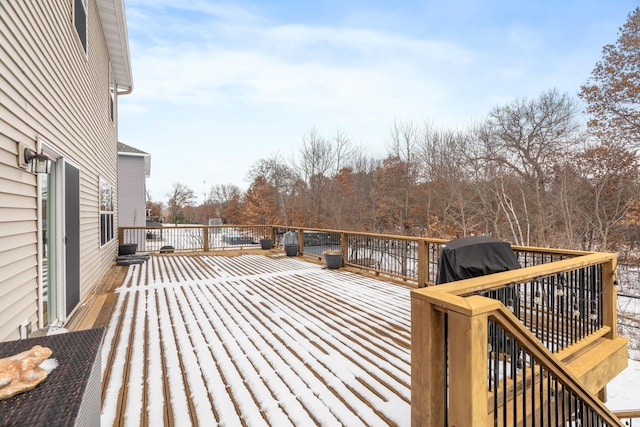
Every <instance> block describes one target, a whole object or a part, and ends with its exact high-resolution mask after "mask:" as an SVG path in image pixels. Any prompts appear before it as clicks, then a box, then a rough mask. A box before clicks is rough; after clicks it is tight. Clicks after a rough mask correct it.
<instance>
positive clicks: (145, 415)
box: [68, 252, 411, 426]
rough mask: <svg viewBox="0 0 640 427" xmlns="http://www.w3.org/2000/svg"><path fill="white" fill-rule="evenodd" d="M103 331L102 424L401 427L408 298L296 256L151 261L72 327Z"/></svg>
mask: <svg viewBox="0 0 640 427" xmlns="http://www.w3.org/2000/svg"><path fill="white" fill-rule="evenodd" d="M100 326H105V327H106V328H107V329H106V333H105V338H104V346H103V354H102V368H103V392H102V398H103V410H102V425H207V426H209V425H226V426H232V425H238V426H242V425H244V426H255V425H267V426H268V425H273V426H285V425H300V426H307V425H348V426H357V425H362V426H376V425H401V426H405V425H409V424H410V412H411V406H410V359H411V355H410V341H411V337H410V296H409V289H408V288H406V287H403V286H399V285H394V284H390V283H388V282H383V281H379V280H375V279H372V278H367V277H363V276H361V275H357V274H354V273H350V272H347V271H344V270H327V269H325V268H323V267H322V266H321V265H318V264H314V263H311V262H306V261H303V260H301V259H299V258H291V257H285V256H282V255H281V254H276V253H275V252H273V253H270V255H263V254H258V253H254V254H241V255H236V256H212V255H197V256H195V255H191V256H180V255H171V256H153V257H152V258H151V260H150V261H148V262H147V263H145V264H142V265H137V266H130V267H114V268H113V270H112V272H111V273H110V274H109V275H107V277H106V278H105V280H104V282H103V283H102V285H101V286H100V287H99V289H98V290H97V291H96V293H95V294H94V295H92V296H91V297H90V298H89V300H88V301H87V303H86V304H85V305H84V306H83V307H82V310H79V312H78V314H77V315H76V316H74V318H73V319H72V320H71V321H70V322H69V325H68V327H69V328H71V329H74V330H80V329H87V328H91V327H100Z"/></svg>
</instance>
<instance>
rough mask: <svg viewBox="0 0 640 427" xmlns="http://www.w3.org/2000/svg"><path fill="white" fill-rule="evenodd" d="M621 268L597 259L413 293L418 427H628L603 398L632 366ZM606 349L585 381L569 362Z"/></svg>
mask: <svg viewBox="0 0 640 427" xmlns="http://www.w3.org/2000/svg"><path fill="white" fill-rule="evenodd" d="M615 262H616V257H615V255H614V254H604V253H591V254H585V255H582V256H576V257H573V258H570V259H563V260H561V261H555V262H549V263H544V264H538V265H534V266H532V267H525V268H522V269H518V270H513V271H507V272H503V273H496V274H492V275H489V276H483V277H478V278H473V279H467V280H461V281H458V282H453V283H450V284H445V285H441V286H435V287H430V288H425V289H416V290H413V291H412V307H411V311H412V350H411V351H412V362H411V367H412V386H411V390H412V422H413V425H416V426H421V425H494V426H503V425H521V424H522V423H526V425H560V424H564V425H571V424H568V423H571V422H576V424H574V425H578V424H577V421H578V420H579V421H580V422H581V424H579V425H622V424H621V423H620V421H619V419H618V418H617V417H616V416H615V415H613V414H612V413H611V412H610V411H609V410H608V409H607V408H606V407H605V406H604V404H603V403H602V402H601V401H600V400H598V399H597V398H596V397H595V395H596V393H597V392H599V391H600V390H601V389H602V388H603V387H604V386H605V385H606V383H607V382H608V381H609V380H611V379H612V376H614V375H615V374H617V373H618V372H620V371H621V370H622V369H623V368H624V367H625V366H626V341H625V340H624V339H618V337H617V334H616V312H617V307H616V295H615V286H614V272H615ZM560 278H562V279H560ZM598 340H608V342H612V343H614V344H615V345H613V346H610V347H607V348H611V349H612V350H610V352H609V353H607V352H604V353H603V352H600V353H598V352H596V353H597V354H596V355H595V356H593V357H592V359H593V360H591V362H592V364H593V366H594V368H593V372H595V374H593V375H588V374H585V375H582V378H578V373H577V372H578V371H579V370H578V369H576V370H575V372H576V373H574V371H573V370H572V369H571V368H569V367H568V365H567V363H566V361H567V360H571V359H572V358H574V357H576V355H577V354H579V352H580V351H583V353H584V354H583V357H586V358H589V354H588V351H584V350H585V349H587V350H588V348H589V347H588V346H589V345H596V344H599V342H598ZM599 358H603V359H599ZM605 359H606V360H605ZM599 362H606V363H607V364H608V367H607V370H604V371H600V370H598V369H597V367H598V366H599V365H598V363H599ZM581 363H582V362H581ZM582 366H585V363H582ZM589 366H591V365H589ZM444 396H448V399H445V398H444ZM479 420H484V421H479Z"/></svg>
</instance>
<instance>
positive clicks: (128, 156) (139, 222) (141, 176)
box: [118, 142, 151, 251]
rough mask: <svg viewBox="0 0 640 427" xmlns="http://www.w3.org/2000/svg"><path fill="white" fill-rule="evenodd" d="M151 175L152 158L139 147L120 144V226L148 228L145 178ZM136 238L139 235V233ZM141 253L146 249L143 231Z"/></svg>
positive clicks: (139, 239)
mask: <svg viewBox="0 0 640 427" xmlns="http://www.w3.org/2000/svg"><path fill="white" fill-rule="evenodd" d="M150 172H151V156H149V154H148V153H145V152H144V151H140V150H138V149H137V148H133V147H130V146H129V145H127V144H123V143H122V142H118V225H119V226H121V227H144V226H146V216H147V215H146V212H147V203H146V198H147V188H146V185H145V179H146V178H148V177H149V174H150ZM136 235H137V234H136ZM139 236H140V238H138V239H137V240H136V241H134V242H120V243H137V244H138V250H139V251H140V250H144V249H145V233H144V230H143V231H142V232H141V233H139Z"/></svg>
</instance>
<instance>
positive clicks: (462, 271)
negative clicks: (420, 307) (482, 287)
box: [436, 236, 520, 285]
mask: <svg viewBox="0 0 640 427" xmlns="http://www.w3.org/2000/svg"><path fill="white" fill-rule="evenodd" d="M516 268H520V264H519V263H518V258H517V257H516V254H515V252H514V251H513V249H511V244H510V243H508V242H502V241H500V240H496V239H493V238H491V237H486V236H473V237H464V238H462V239H456V240H451V241H449V242H447V243H446V244H445V245H443V246H442V247H441V249H440V259H439V261H438V277H437V281H436V284H438V285H440V284H443V283H449V282H455V281H456V280H462V279H469V278H472V277H479V276H484V275H486V274H491V273H499V272H501V271H507V270H514V269H516Z"/></svg>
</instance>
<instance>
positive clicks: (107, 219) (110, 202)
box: [98, 178, 115, 247]
mask: <svg viewBox="0 0 640 427" xmlns="http://www.w3.org/2000/svg"><path fill="white" fill-rule="evenodd" d="M114 193H115V191H114V187H113V185H111V184H110V183H109V181H107V180H106V179H104V178H100V180H99V187H98V210H99V216H100V246H101V247H102V246H104V245H106V244H108V243H109V242H111V241H112V240H113V239H114V238H115V224H114V219H115V209H114V199H115V194H114Z"/></svg>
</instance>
